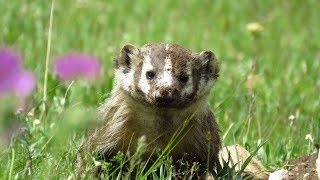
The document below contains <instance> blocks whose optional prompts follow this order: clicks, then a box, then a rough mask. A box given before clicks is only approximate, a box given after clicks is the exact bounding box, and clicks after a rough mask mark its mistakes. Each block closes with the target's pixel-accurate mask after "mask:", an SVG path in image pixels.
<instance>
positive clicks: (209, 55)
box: [199, 51, 219, 79]
mask: <svg viewBox="0 0 320 180" xmlns="http://www.w3.org/2000/svg"><path fill="white" fill-rule="evenodd" d="M199 61H200V66H201V67H202V68H204V69H205V70H206V73H209V74H210V76H212V77H214V78H215V79H216V78H218V77H219V64H218V62H217V59H216V56H215V55H214V53H213V52H212V51H202V52H201V53H200V54H199Z"/></svg>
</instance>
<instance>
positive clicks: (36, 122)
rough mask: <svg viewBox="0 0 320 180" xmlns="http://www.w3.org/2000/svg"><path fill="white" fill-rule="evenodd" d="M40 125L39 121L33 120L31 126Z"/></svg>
mask: <svg viewBox="0 0 320 180" xmlns="http://www.w3.org/2000/svg"><path fill="white" fill-rule="evenodd" d="M40 123H41V121H40V119H35V120H34V121H33V124H34V125H39V124H40Z"/></svg>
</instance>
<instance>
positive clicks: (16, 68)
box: [0, 48, 35, 97]
mask: <svg viewBox="0 0 320 180" xmlns="http://www.w3.org/2000/svg"><path fill="white" fill-rule="evenodd" d="M34 87H35V77H34V76H33V74H32V73H30V72H27V71H25V70H23V69H22V66H21V57H20V55H19V54H17V53H15V52H14V51H12V50H10V49H7V48H0V96H2V95H5V94H9V93H12V92H14V93H16V95H18V96H20V97H27V96H28V95H29V94H30V93H31V91H32V90H33V88H34Z"/></svg>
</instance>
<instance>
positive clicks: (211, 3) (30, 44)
mask: <svg viewBox="0 0 320 180" xmlns="http://www.w3.org/2000/svg"><path fill="white" fill-rule="evenodd" d="M0 4H1V6H0V12H2V13H1V16H0V25H1V26H0V27H1V28H0V45H1V46H9V47H13V48H15V49H18V50H19V51H20V52H21V54H22V56H23V58H24V65H25V67H26V68H27V69H29V70H31V71H33V72H34V73H35V74H36V75H37V78H38V88H37V89H36V91H35V92H34V93H33V95H32V97H31V98H30V100H29V103H30V108H33V109H34V110H35V111H34V114H33V115H29V116H25V115H15V114H14V111H15V110H14V105H13V104H14V103H12V102H11V101H9V102H8V101H6V100H8V99H9V98H7V99H6V100H3V99H0V118H1V121H0V122H1V123H0V131H2V130H4V129H5V128H6V127H7V126H8V125H9V124H11V122H19V123H21V124H22V125H23V126H25V127H26V133H25V134H24V135H20V136H19V138H12V142H11V144H10V146H9V147H8V146H5V147H2V149H3V150H2V153H1V156H0V161H1V163H0V177H3V178H5V179H12V178H13V177H15V176H16V177H22V176H23V173H24V172H25V173H26V176H27V175H29V176H30V177H32V179H37V178H42V179H43V178H44V177H56V178H57V179H59V178H63V179H66V178H67V177H68V176H70V174H71V172H72V171H73V159H74V156H75V154H76V152H77V149H78V147H79V144H80V143H81V141H82V140H83V139H82V138H83V136H84V134H85V130H86V129H88V126H90V125H91V126H94V125H93V124H94V122H93V121H94V120H93V118H92V117H93V114H94V111H95V109H96V107H97V106H98V104H99V103H101V102H103V100H104V99H106V97H107V96H106V95H105V94H106V93H108V92H110V91H111V89H112V84H113V80H112V78H113V70H112V59H113V57H115V56H116V55H117V53H118V52H119V50H120V48H121V46H122V45H123V44H125V43H127V42H130V43H132V44H135V45H143V44H146V43H158V42H162V43H178V44H181V45H183V46H185V47H188V48H190V49H192V50H194V51H198V52H200V51H202V50H204V49H210V50H213V51H214V52H215V54H216V56H217V58H218V59H219V62H220V63H221V76H220V78H219V81H218V83H217V84H216V86H215V87H214V88H213V91H212V94H211V97H210V103H211V105H212V107H213V108H212V109H213V110H214V112H215V115H216V117H217V120H218V123H219V125H220V128H221V131H222V133H221V135H224V134H225V139H224V144H225V145H231V144H234V143H238V144H241V145H243V146H245V147H246V148H247V149H248V150H251V151H252V150H254V149H255V148H257V147H258V145H259V144H260V143H261V142H264V141H266V142H267V143H266V144H265V145H264V146H263V147H262V148H261V149H260V150H259V151H258V157H259V158H261V160H262V162H263V164H264V165H265V166H266V167H268V168H269V169H273V168H276V167H280V166H283V165H284V161H285V160H287V159H289V158H293V157H296V156H299V155H302V154H306V153H311V152H314V151H315V150H316V149H315V148H314V147H313V145H312V143H311V144H310V143H309V142H308V141H307V140H305V136H306V134H311V135H312V136H313V137H314V139H315V142H314V143H318V144H319V141H320V137H319V136H320V128H319V127H320V95H319V91H320V78H319V72H320V23H319V13H318V11H319V9H320V3H318V1H316V0H307V1H297V0H295V1H287V0H281V1H276V0H270V1H250V0H244V1H239V2H237V1H231V0H205V1H202V2H200V1H197V0H190V1H170V0H163V1H146V0H141V1H137V2H135V3H133V2H132V1H121V2H120V1H116V0H110V1H102V0H96V1H89V0H77V1H76V0H74V1H62V0H60V1H56V7H55V11H54V19H53V29H52V42H51V54H50V63H52V60H53V58H54V57H57V56H59V55H61V54H64V53H67V52H70V51H80V52H89V53H92V54H95V55H96V56H98V57H99V58H100V59H101V60H102V63H103V67H104V72H103V77H102V78H101V80H100V81H99V82H98V83H96V84H88V83H86V82H75V83H74V84H72V86H71V87H70V90H69V91H68V94H67V96H66V97H67V98H66V103H65V104H64V103H62V101H63V99H64V97H65V94H66V90H67V88H68V86H69V85H70V83H61V82H59V81H57V80H56V78H55V76H54V75H53V74H52V71H51V68H50V69H49V77H48V94H47V95H48V96H47V98H48V99H47V102H46V104H47V111H46V112H45V114H44V116H41V114H42V112H41V109H38V108H36V107H37V106H38V105H39V104H41V102H42V98H43V90H44V89H43V82H44V73H45V59H46V51H47V49H46V46H47V40H48V27H49V18H50V6H51V4H50V2H48V1H43V0H34V1H28V2H27V1H22V0H18V1H6V0H0ZM250 22H259V23H260V24H261V25H262V26H263V31H261V32H258V33H250V32H248V30H247V29H246V25H247V24H248V23H250ZM250 76H251V77H255V78H253V81H251V82H252V83H253V86H252V88H250V87H249V88H248V86H246V84H247V83H248V82H249V81H248V77H250ZM291 115H294V116H295V119H294V120H293V121H292V122H290V120H289V116H291ZM35 119H40V121H41V123H40V124H39V125H36V124H34V120H35ZM229 127H231V128H230V130H229V131H228V132H227V129H228V128H229ZM226 132H227V133H226ZM28 162H31V164H30V165H26V164H28ZM26 166H27V167H29V169H27V170H26V171H25V170H24V169H25V167H26ZM162 167H163V168H165V169H167V168H168V167H170V166H165V165H163V166H162ZM169 170H170V168H169ZM169 170H168V171H169ZM168 171H166V172H168ZM154 176H156V175H154ZM1 179H2V178H1Z"/></svg>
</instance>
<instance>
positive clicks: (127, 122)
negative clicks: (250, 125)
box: [84, 45, 221, 167]
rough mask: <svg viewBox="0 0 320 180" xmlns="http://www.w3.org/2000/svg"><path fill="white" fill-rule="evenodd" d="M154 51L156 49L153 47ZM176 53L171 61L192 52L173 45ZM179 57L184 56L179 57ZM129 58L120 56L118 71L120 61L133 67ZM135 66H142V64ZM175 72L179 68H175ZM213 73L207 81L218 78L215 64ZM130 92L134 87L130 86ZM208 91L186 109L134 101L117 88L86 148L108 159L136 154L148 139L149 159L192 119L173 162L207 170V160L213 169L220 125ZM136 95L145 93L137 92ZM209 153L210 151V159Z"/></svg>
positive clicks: (132, 97) (177, 147)
mask: <svg viewBox="0 0 320 180" xmlns="http://www.w3.org/2000/svg"><path fill="white" fill-rule="evenodd" d="M130 48H131V47H130ZM151 48H156V47H153V46H151ZM175 50H176V51H179V52H181V53H178V54H177V53H176V54H174V55H175V56H173V57H172V58H177V59H179V58H181V57H182V58H188V57H190V56H191V51H190V50H186V49H184V48H182V47H180V46H178V45H173V48H171V51H175ZM154 51H155V50H154ZM125 53H127V50H126V51H125ZM186 53H188V54H189V56H188V54H186ZM179 54H180V56H181V57H178V55H179ZM130 55H131V54H129V56H130ZM129 56H128V55H124V54H121V55H120V57H119V58H121V57H123V58H125V59H124V60H125V61H117V60H116V63H115V64H116V67H115V68H116V69H117V68H119V67H120V66H121V62H125V64H123V65H122V66H127V68H129V69H130V68H132V67H131V66H132V64H131V65H130V64H128V60H127V58H130V57H129ZM184 56H185V57H184ZM187 56H188V57H187ZM180 63H183V62H180ZM136 66H137V67H138V66H141V64H140V65H139V64H137V65H136ZM174 69H178V68H176V67H174ZM140 70H141V69H138V70H136V71H140ZM211 71H212V70H211ZM213 71H214V72H210V73H212V74H210V75H209V76H208V78H214V79H216V78H217V76H218V66H217V64H216V63H215V64H214V69H213ZM128 72H129V70H128ZM123 73H125V72H123ZM139 73H140V72H139ZM139 73H138V74H137V73H135V76H139ZM130 89H131V90H132V89H133V88H131V87H130ZM135 89H136V88H135ZM209 92H210V91H208V92H205V94H201V96H199V97H197V98H194V100H193V101H192V103H191V104H188V105H187V106H181V107H157V106H153V105H150V104H147V103H146V102H145V101H143V100H141V99H139V98H135V97H134V96H132V94H131V93H128V92H126V91H125V90H124V89H122V88H121V87H120V86H119V85H116V86H115V88H114V89H113V91H112V93H111V97H110V98H109V99H108V101H106V102H105V103H104V104H103V105H102V106H101V107H100V108H99V112H98V115H99V119H100V120H101V121H102V123H103V125H102V126H101V127H100V128H99V129H97V130H96V131H95V132H94V133H92V134H91V135H90V137H89V138H88V140H87V142H86V143H85V145H84V148H85V149H87V150H89V152H92V151H95V152H96V153H98V154H99V155H100V156H101V157H103V158H106V159H108V158H110V157H112V156H113V155H115V154H116V153H117V152H118V151H123V152H127V151H129V152H130V154H133V153H134V152H135V150H136V147H137V141H138V139H139V138H140V137H141V136H145V137H146V143H147V144H148V146H147V147H146V151H145V156H144V157H146V158H148V157H149V156H150V155H151V153H152V152H153V151H154V150H155V149H160V150H163V149H164V148H165V147H166V146H167V144H168V142H169V141H170V139H171V138H172V136H173V135H174V133H175V132H176V131H177V130H178V129H179V128H181V127H182V125H183V124H184V122H185V121H186V120H188V119H189V118H191V119H190V121H189V122H188V124H187V126H186V127H185V129H184V131H183V133H182V134H184V133H185V134H186V135H185V137H183V138H182V140H181V141H180V142H177V143H178V144H177V146H176V147H175V148H174V150H173V151H172V153H171V156H172V158H173V160H174V162H176V161H178V160H179V159H181V158H182V157H184V159H185V160H188V161H190V162H200V163H201V164H202V167H206V163H207V160H209V162H210V166H211V167H212V166H213V165H214V163H215V161H216V160H217V158H218V152H219V150H220V144H221V141H220V137H219V128H218V125H217V123H216V121H215V118H214V115H213V113H212V112H211V110H210V107H209V105H208V103H207V97H208V95H209ZM136 93H142V92H139V91H137V92H136ZM208 150H210V152H209V157H208Z"/></svg>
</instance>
